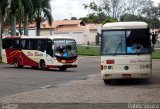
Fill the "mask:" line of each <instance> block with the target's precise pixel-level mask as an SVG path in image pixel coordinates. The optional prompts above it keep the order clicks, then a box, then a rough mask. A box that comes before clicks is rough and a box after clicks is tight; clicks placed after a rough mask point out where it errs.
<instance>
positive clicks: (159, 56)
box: [152, 49, 160, 59]
mask: <svg viewBox="0 0 160 109" xmlns="http://www.w3.org/2000/svg"><path fill="white" fill-rule="evenodd" d="M152 58H153V59H160V49H155V50H154V52H153V53H152Z"/></svg>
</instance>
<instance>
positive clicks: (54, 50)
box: [2, 36, 77, 71]
mask: <svg viewBox="0 0 160 109" xmlns="http://www.w3.org/2000/svg"><path fill="white" fill-rule="evenodd" d="M2 46H3V48H2V62H4V63H8V64H13V65H14V66H15V67H18V68H22V67H23V66H31V67H33V68H41V69H48V68H59V69H60V70H61V71H65V70H66V69H67V68H76V67H77V47H76V41H75V40H74V39H73V38H71V37H68V36H39V37H37V36H35V37H28V36H22V37H20V36H6V37H4V38H3V39H2Z"/></svg>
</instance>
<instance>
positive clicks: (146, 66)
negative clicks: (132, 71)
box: [140, 64, 150, 69]
mask: <svg viewBox="0 0 160 109" xmlns="http://www.w3.org/2000/svg"><path fill="white" fill-rule="evenodd" d="M140 69H150V65H149V64H146V65H145V64H141V65H140Z"/></svg>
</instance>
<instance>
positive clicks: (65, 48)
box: [53, 39, 77, 58]
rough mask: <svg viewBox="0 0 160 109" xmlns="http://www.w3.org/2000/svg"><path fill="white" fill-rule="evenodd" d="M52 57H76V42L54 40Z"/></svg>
mask: <svg viewBox="0 0 160 109" xmlns="http://www.w3.org/2000/svg"><path fill="white" fill-rule="evenodd" d="M53 48H54V56H55V57H60V58H72V57H77V48H76V42H75V41H74V40H69V39H67V40H65V39H64V40H62V39H60V40H58V39H56V40H54V41H53Z"/></svg>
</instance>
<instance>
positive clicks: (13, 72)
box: [0, 57, 100, 97]
mask: <svg viewBox="0 0 160 109" xmlns="http://www.w3.org/2000/svg"><path fill="white" fill-rule="evenodd" d="M78 60H79V61H78V65H79V66H78V68H76V69H68V70H67V71H65V72H61V71H59V70H58V69H51V70H49V71H41V70H35V69H31V68H30V67H25V68H23V69H18V68H14V67H13V66H12V65H7V64H0V97H3V96H7V95H11V94H16V93H20V92H24V91H30V90H35V89H40V88H47V87H56V86H57V85H58V84H62V83H66V82H68V81H71V80H77V79H85V77H86V76H87V75H90V74H97V73H99V63H100V58H99V57H79V59H78Z"/></svg>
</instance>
